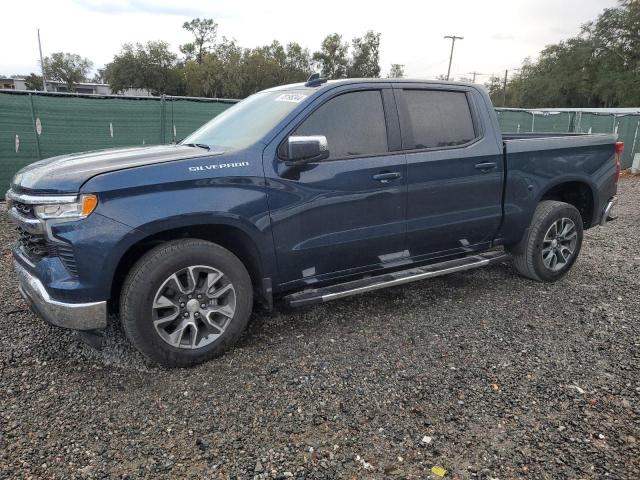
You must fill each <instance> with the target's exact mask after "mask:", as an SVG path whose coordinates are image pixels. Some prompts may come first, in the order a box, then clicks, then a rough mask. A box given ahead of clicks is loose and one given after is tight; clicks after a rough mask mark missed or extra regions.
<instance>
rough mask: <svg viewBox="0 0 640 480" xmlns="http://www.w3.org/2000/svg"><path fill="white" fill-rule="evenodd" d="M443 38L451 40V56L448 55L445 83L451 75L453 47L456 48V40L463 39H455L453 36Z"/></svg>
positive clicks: (461, 38) (462, 38)
mask: <svg viewBox="0 0 640 480" xmlns="http://www.w3.org/2000/svg"><path fill="white" fill-rule="evenodd" d="M444 38H450V39H451V54H450V55H449V68H448V69H447V81H448V80H449V76H450V75H451V61H452V60H453V47H455V46H456V40H464V37H456V36H455V35H445V37H444Z"/></svg>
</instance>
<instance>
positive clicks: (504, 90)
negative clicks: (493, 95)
mask: <svg viewBox="0 0 640 480" xmlns="http://www.w3.org/2000/svg"><path fill="white" fill-rule="evenodd" d="M508 75H509V70H505V71H504V85H503V86H502V106H503V107H506V106H507V76H508Z"/></svg>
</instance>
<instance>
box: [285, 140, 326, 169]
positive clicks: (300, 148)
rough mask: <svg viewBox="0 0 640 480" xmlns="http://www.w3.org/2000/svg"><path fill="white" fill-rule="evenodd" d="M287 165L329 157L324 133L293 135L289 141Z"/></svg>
mask: <svg viewBox="0 0 640 480" xmlns="http://www.w3.org/2000/svg"><path fill="white" fill-rule="evenodd" d="M287 154H288V155H287V157H288V158H287V162H286V164H287V165H302V164H305V163H309V162H317V161H319V160H324V159H326V158H329V148H328V146H327V137H325V136H324V135H310V136H291V137H289V139H288V141H287Z"/></svg>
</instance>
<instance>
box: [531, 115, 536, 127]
mask: <svg viewBox="0 0 640 480" xmlns="http://www.w3.org/2000/svg"><path fill="white" fill-rule="evenodd" d="M535 128H536V114H535V112H533V111H532V112H531V131H532V132H533V131H534V130H535Z"/></svg>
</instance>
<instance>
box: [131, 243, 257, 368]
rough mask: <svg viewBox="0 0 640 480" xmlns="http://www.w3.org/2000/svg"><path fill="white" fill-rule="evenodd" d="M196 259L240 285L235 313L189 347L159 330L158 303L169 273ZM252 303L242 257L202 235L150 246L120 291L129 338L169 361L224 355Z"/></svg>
mask: <svg viewBox="0 0 640 480" xmlns="http://www.w3.org/2000/svg"><path fill="white" fill-rule="evenodd" d="M193 265H205V266H210V267H212V268H215V269H217V270H220V271H221V272H224V275H225V276H226V277H228V279H229V281H230V282H231V284H232V285H233V288H234V295H235V313H234V314H233V318H231V320H230V321H229V323H228V325H227V326H226V328H225V330H224V332H223V333H222V334H220V336H219V337H217V338H216V340H214V341H213V342H212V343H209V344H208V345H205V346H203V347H201V348H194V349H185V348H178V347H175V346H172V345H170V344H169V343H167V342H166V341H165V340H163V339H162V337H161V336H160V334H159V333H158V332H157V331H156V328H155V327H154V325H153V321H152V305H153V302H154V296H155V295H156V292H157V291H158V289H159V288H160V287H161V285H163V282H165V279H167V278H168V277H170V276H171V275H172V274H173V273H175V272H177V271H180V269H185V268H187V267H189V266H193ZM252 308H253V288H252V284H251V278H250V277H249V273H248V272H247V269H246V268H245V266H244V265H243V264H242V262H241V261H240V260H239V259H238V257H236V256H235V255H233V254H232V253H231V252H230V251H228V250H227V249H225V248H223V247H221V246H220V245H216V244H215V243H211V242H207V241H204V240H197V239H184V240H175V241H171V242H167V243H164V244H162V245H159V246H157V247H155V248H153V249H152V250H150V251H149V252H147V253H146V254H145V255H144V256H143V257H142V258H141V259H140V260H139V261H138V262H137V263H136V264H135V265H134V267H133V268H132V269H131V271H130V272H129V274H128V275H127V278H126V279H125V282H124V285H123V287H122V293H121V296H120V316H121V321H122V325H123V328H124V331H125V334H126V336H127V338H128V339H129V341H130V342H131V343H132V344H133V345H134V346H135V347H136V348H137V349H138V350H139V351H140V352H141V353H142V354H143V355H144V356H145V357H147V358H148V359H149V360H151V361H153V362H156V363H159V364H160V365H163V366H165V367H190V366H193V365H197V364H199V363H202V362H206V361H207V360H210V359H212V358H214V357H217V356H219V355H221V354H222V353H223V352H224V351H225V350H226V349H227V348H228V347H229V346H231V345H233V343H234V342H235V341H236V340H237V339H238V338H239V336H240V334H241V333H242V331H243V330H244V329H245V327H246V325H247V323H248V321H249V316H250V315H251V310H252ZM194 336H195V335H194Z"/></svg>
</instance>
